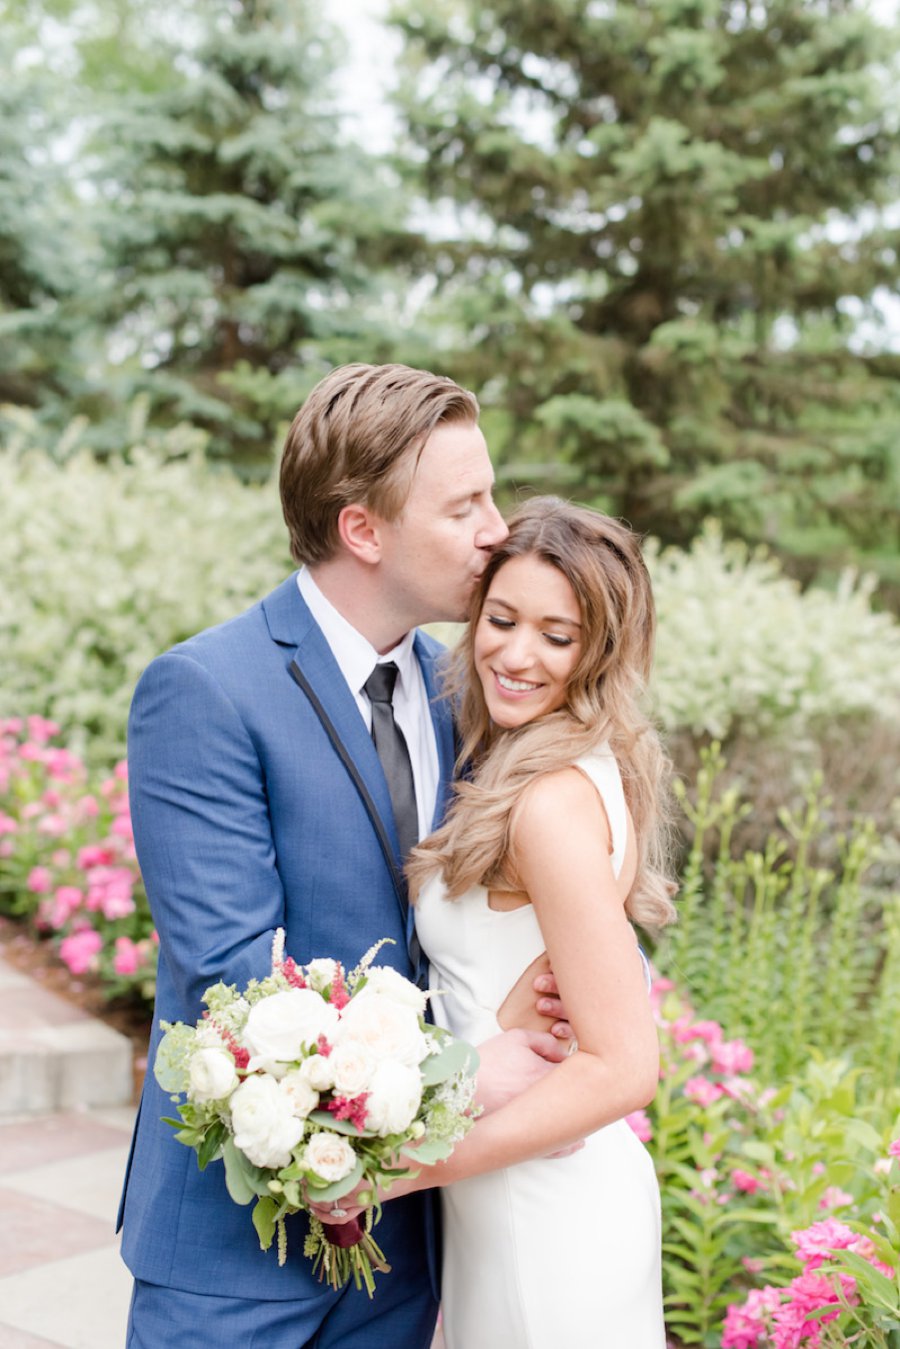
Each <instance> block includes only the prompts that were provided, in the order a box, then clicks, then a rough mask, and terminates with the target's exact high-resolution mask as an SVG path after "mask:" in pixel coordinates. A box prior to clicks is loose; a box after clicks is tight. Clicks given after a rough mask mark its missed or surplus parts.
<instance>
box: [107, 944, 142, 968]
mask: <svg viewBox="0 0 900 1349" xmlns="http://www.w3.org/2000/svg"><path fill="white" fill-rule="evenodd" d="M143 960H144V953H143V951H142V950H141V948H140V946H139V945H138V943H137V942H133V941H132V940H131V938H130V937H116V953H115V955H114V956H113V969H114V970H115V972H116V974H123V975H128V974H137V972H138V970H139V969H140V967H141V965H142V964H143Z"/></svg>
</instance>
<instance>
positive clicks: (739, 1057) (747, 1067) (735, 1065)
mask: <svg viewBox="0 0 900 1349" xmlns="http://www.w3.org/2000/svg"><path fill="white" fill-rule="evenodd" d="M708 1043H709V1047H710V1056H711V1059H712V1066H713V1068H714V1070H715V1071H716V1072H717V1073H724V1074H726V1075H727V1076H729V1077H731V1076H734V1075H735V1074H736V1073H749V1072H752V1070H753V1050H752V1049H750V1048H749V1046H747V1045H745V1044H744V1043H743V1041H741V1040H722V1041H721V1042H718V1043H716V1042H713V1041H709V1042H708Z"/></svg>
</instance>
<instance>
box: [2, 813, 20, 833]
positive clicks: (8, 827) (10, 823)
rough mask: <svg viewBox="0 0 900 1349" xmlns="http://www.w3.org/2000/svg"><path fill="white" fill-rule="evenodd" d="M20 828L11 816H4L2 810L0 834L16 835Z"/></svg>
mask: <svg viewBox="0 0 900 1349" xmlns="http://www.w3.org/2000/svg"><path fill="white" fill-rule="evenodd" d="M18 828H19V826H18V825H17V824H16V822H15V820H14V819H13V818H12V816H11V815H4V814H3V811H2V810H0V834H14V833H15V832H16V831H17V829H18Z"/></svg>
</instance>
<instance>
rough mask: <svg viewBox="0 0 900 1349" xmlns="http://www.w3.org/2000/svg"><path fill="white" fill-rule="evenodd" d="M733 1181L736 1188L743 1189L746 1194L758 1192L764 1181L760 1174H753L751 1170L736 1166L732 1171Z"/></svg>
mask: <svg viewBox="0 0 900 1349" xmlns="http://www.w3.org/2000/svg"><path fill="white" fill-rule="evenodd" d="M731 1183H732V1185H733V1186H734V1188H735V1189H736V1190H743V1192H744V1194H756V1191H757V1190H758V1189H759V1188H760V1186H761V1184H762V1181H761V1180H760V1179H759V1177H758V1176H752V1175H751V1174H750V1172H749V1171H742V1170H741V1169H740V1167H735V1169H734V1170H733V1171H732V1173H731Z"/></svg>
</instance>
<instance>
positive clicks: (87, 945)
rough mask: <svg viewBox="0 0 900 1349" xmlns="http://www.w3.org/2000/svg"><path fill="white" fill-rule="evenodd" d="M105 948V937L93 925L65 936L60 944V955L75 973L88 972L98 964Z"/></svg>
mask: <svg viewBox="0 0 900 1349" xmlns="http://www.w3.org/2000/svg"><path fill="white" fill-rule="evenodd" d="M102 949H103V938H102V937H101V936H100V933H99V932H95V931H94V929H93V928H92V927H85V928H82V929H81V931H80V932H73V933H72V934H71V935H70V936H68V937H64V938H63V940H62V941H61V942H60V946H59V957H60V960H62V961H63V963H64V964H65V965H68V967H69V969H70V970H71V971H72V973H73V974H87V972H88V970H90V969H93V968H94V967H95V966H96V964H97V957H98V956H99V954H100V952H101V950H102Z"/></svg>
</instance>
